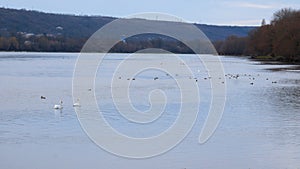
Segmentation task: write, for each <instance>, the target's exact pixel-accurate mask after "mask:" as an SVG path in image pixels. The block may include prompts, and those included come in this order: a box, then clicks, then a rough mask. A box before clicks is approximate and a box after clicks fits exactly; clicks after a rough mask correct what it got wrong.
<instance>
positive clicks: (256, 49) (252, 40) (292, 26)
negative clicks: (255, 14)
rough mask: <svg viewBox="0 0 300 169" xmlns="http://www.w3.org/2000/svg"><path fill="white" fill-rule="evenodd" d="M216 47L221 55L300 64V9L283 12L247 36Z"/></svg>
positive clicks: (234, 37) (228, 39) (218, 43)
mask: <svg viewBox="0 0 300 169" xmlns="http://www.w3.org/2000/svg"><path fill="white" fill-rule="evenodd" d="M214 45H215V47H216V49H217V51H218V52H219V53H220V54H222V55H246V56H252V57H253V58H262V59H269V60H281V61H287V62H300V10H294V9H290V8H285V9H281V10H279V11H277V12H275V13H274V15H273V18H272V20H271V22H270V24H266V22H265V20H263V21H262V25H261V26H260V27H259V28H257V29H254V30H253V31H251V32H250V33H249V35H248V36H247V37H237V36H230V37H228V38H227V39H226V40H224V41H216V42H214Z"/></svg>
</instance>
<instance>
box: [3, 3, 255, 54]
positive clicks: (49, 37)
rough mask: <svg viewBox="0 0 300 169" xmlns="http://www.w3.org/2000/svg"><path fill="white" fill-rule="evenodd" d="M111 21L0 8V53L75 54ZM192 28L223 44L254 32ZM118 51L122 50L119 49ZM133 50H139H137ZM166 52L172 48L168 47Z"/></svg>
mask: <svg viewBox="0 0 300 169" xmlns="http://www.w3.org/2000/svg"><path fill="white" fill-rule="evenodd" d="M114 19H116V18H113V17H103V16H76V15H64V14H50V13H43V12H38V11H28V10H16V9H6V8H0V50H1V51H62V52H78V51H80V49H81V47H82V45H83V44H84V42H85V41H86V40H87V39H88V37H90V36H91V35H92V34H93V33H94V32H95V31H96V30H98V29H99V28H101V27H102V26H103V25H105V24H107V23H109V22H111V21H113V20H114ZM195 25H196V26H197V27H199V28H200V29H201V30H202V31H203V32H204V33H205V34H206V35H207V36H208V38H209V39H210V40H211V41H216V40H224V39H226V38H227V37H229V36H231V35H234V36H238V37H245V36H247V35H248V33H249V32H250V31H251V30H253V29H254V28H255V27H238V26H214V25H205V24H195ZM147 36H149V35H147ZM135 39H137V38H135ZM140 40H141V41H140V42H138V41H135V42H133V41H132V42H133V44H140V43H142V44H154V43H155V42H160V41H162V40H166V38H162V37H157V36H154V37H153V38H151V40H153V42H151V43H149V42H147V43H146V42H145V40H147V38H142V37H140ZM168 40H169V41H165V42H164V43H167V42H170V41H172V40H170V39H168ZM172 43H173V44H174V45H175V44H177V43H179V42H174V41H172ZM153 46H157V44H154V45H152V46H143V47H142V48H146V47H153ZM119 47H126V46H124V45H123V46H122V45H119ZM157 47H162V46H157ZM131 48H132V46H131ZM133 48H135V49H140V48H141V47H133ZM133 48H132V49H133ZM162 48H164V47H162ZM168 48H172V47H171V46H170V45H168ZM175 48H177V49H175ZM180 50H182V53H186V52H187V51H188V49H183V48H181V47H178V46H177V47H176V46H174V49H173V50H172V51H177V52H180ZM114 51H116V52H120V51H123V52H130V51H134V50H127V49H115V50H114Z"/></svg>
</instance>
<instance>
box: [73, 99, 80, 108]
mask: <svg viewBox="0 0 300 169" xmlns="http://www.w3.org/2000/svg"><path fill="white" fill-rule="evenodd" d="M73 107H80V103H79V99H77V102H75V103H74V104H73Z"/></svg>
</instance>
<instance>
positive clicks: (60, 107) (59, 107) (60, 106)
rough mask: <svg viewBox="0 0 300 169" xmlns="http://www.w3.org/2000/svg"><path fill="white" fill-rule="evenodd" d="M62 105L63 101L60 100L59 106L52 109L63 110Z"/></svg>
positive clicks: (56, 105)
mask: <svg viewBox="0 0 300 169" xmlns="http://www.w3.org/2000/svg"><path fill="white" fill-rule="evenodd" d="M62 104H63V101H62V100H61V101H60V104H55V105H54V107H53V109H59V110H61V109H63V106H62Z"/></svg>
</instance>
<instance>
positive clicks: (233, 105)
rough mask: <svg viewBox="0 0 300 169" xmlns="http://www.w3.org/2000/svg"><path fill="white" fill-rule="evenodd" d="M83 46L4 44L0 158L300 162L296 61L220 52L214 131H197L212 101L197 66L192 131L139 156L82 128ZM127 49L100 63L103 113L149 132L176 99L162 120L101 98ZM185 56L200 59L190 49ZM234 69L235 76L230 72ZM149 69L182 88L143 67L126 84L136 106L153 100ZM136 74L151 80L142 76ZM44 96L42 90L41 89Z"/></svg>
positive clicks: (125, 127) (29, 167)
mask: <svg viewBox="0 0 300 169" xmlns="http://www.w3.org/2000/svg"><path fill="white" fill-rule="evenodd" d="M77 56H78V54H76V53H69V54H66V53H14V52H12V53H5V52H4V53H0V96H1V97H0V103H1V107H0V159H1V161H0V168H3V169H19V168H22V169H53V168H59V169H74V168H78V169H79V168H87V169H99V168H107V169H110V168H112V169H116V168H125V169H141V168H145V169H162V168H163V169H183V168H186V169H198V168H212V169H219V168H232V169H241V168H251V169H261V168H273V169H283V168H285V169H296V168H300V99H299V98H300V72H299V70H297V69H294V66H293V65H276V64H263V63H260V62H255V61H250V60H248V59H245V58H237V57H220V58H221V61H222V63H223V65H224V71H225V74H226V76H225V77H224V78H225V79H226V81H224V82H225V84H226V89H227V96H226V104H225V109H224V114H223V118H222V120H221V122H220V124H219V126H218V128H217V130H216V132H215V133H214V135H213V136H212V137H211V138H210V139H209V140H208V141H207V142H206V143H204V144H199V143H198V136H199V132H200V130H201V128H202V126H203V121H204V119H205V117H206V115H207V114H206V113H205V112H207V111H208V108H209V103H210V94H209V92H207V91H208V89H210V85H209V80H208V75H206V74H205V70H203V69H200V71H199V72H198V73H199V74H197V75H195V76H196V77H197V78H198V85H199V88H200V94H201V96H200V97H201V104H200V113H199V116H198V119H197V120H196V123H195V126H194V127H193V129H192V131H191V132H190V133H189V134H188V136H187V138H186V139H184V140H183V142H181V143H180V144H179V145H177V146H176V147H175V148H173V149H172V150H170V151H168V152H167V153H164V154H162V155H160V156H157V157H153V158H148V159H138V160H136V159H128V158H122V157H118V156H115V155H112V154H110V153H108V152H106V151H104V150H102V149H101V148H99V147H98V146H97V145H95V144H94V143H93V142H92V141H91V140H90V139H89V138H88V136H87V135H86V134H85V133H84V131H83V129H82V128H81V126H80V123H79V121H78V119H77V116H76V113H75V111H74V108H73V107H72V104H73V101H72V76H73V71H74V68H75V63H76V59H77ZM125 56H126V55H125V54H113V55H112V56H111V57H109V58H108V59H107V60H106V61H105V62H104V63H106V65H105V66H104V69H103V70H99V71H98V75H97V77H98V80H97V79H96V81H95V83H96V89H95V90H96V93H95V94H96V95H97V97H98V98H99V100H101V99H102V102H101V103H103V107H102V110H103V111H104V115H105V116H106V117H107V118H108V121H109V123H110V124H111V125H112V126H113V127H115V128H116V129H117V130H120V132H123V133H125V134H129V135H130V134H131V135H133V136H137V137H139V136H140V137H143V136H145V135H146V136H147V134H150V135H152V134H157V133H160V132H162V131H163V130H165V129H167V128H168V126H170V125H171V122H172V121H174V119H176V115H177V114H176V111H175V110H176V109H177V108H178V107H179V106H178V100H176V99H170V100H169V103H168V104H167V106H166V109H167V110H168V111H167V112H169V114H167V115H166V116H164V118H163V120H161V121H156V122H158V124H157V125H154V124H151V125H150V127H145V126H142V127H137V126H135V125H133V124H131V123H127V122H126V121H124V120H122V117H119V116H118V114H117V113H116V112H115V111H116V110H115V109H113V108H112V107H111V106H110V104H108V103H109V102H110V100H109V99H108V98H105V97H102V98H101V96H102V95H101V94H102V93H101V92H102V90H106V89H103V88H102V87H103V86H104V87H107V86H106V85H105V84H106V83H105V82H103V81H101V80H103V79H105V78H107V79H109V78H110V77H111V74H112V72H113V71H114V70H115V69H116V68H115V67H114V66H115V64H114V63H116V62H119V61H120V60H122V58H124V57H125ZM182 57H185V59H186V60H187V62H189V61H190V62H194V61H193V60H192V59H193V56H192V55H182ZM162 62H163V63H167V60H164V61H162ZM197 64H198V63H194V64H193V66H197ZM133 66H134V65H133ZM281 68H283V69H281ZM286 68H288V69H286ZM192 69H195V70H197V68H196V67H193V68H192ZM236 75H239V77H238V78H234V77H232V76H236ZM101 76H103V77H105V78H103V77H102V78H101ZM178 76H179V77H178V78H187V79H188V77H184V76H183V77H180V76H181V75H180V74H179V75H178ZM153 77H159V80H160V81H159V83H160V87H161V88H163V89H165V90H166V93H167V94H168V93H169V95H172V94H173V93H176V92H178V90H176V89H173V86H168V85H164V82H165V81H164V80H166V79H167V77H166V76H165V75H164V74H162V73H161V72H156V71H152V72H151V71H150V72H148V73H144V74H139V75H137V77H136V83H137V84H136V86H137V87H133V88H131V89H130V91H131V92H132V95H133V97H132V99H133V105H135V106H136V107H137V108H140V109H142V110H144V109H147V108H148V107H147V106H143V105H147V104H144V103H145V102H146V101H147V100H145V98H147V97H145V93H147V92H148V91H150V90H152V88H153V85H151V83H152V82H153V81H154V80H153ZM122 78H123V79H120V80H127V79H126V78H127V77H122ZM206 78H207V79H206ZM139 80H140V81H147V80H148V81H151V83H147V84H145V85H142V86H141V85H140V84H138V83H139ZM106 82H108V81H106ZM225 84H224V85H225ZM132 85H133V86H134V85H135V84H134V83H132ZM97 91H98V93H97ZM41 96H45V97H46V99H45V100H42V99H40V97H41ZM100 98H101V99H100ZM60 100H63V101H64V108H63V109H62V110H61V111H60V110H54V109H53V105H54V104H58V103H59V101H60ZM101 103H100V104H101ZM173 110H174V112H175V113H174V114H173V113H172V112H173ZM170 112H171V113H170ZM170 121H171V122H170ZM152 127H153V128H152ZM131 130H133V131H131ZM144 130H146V131H147V133H145V132H144Z"/></svg>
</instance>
